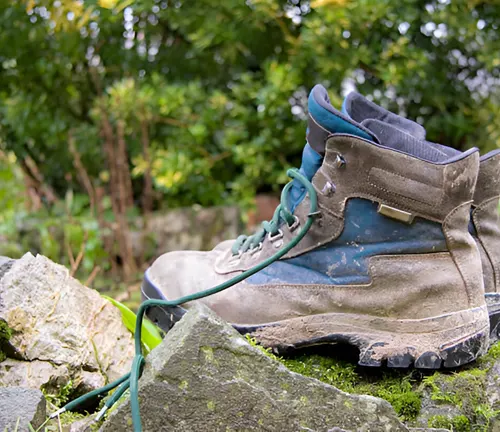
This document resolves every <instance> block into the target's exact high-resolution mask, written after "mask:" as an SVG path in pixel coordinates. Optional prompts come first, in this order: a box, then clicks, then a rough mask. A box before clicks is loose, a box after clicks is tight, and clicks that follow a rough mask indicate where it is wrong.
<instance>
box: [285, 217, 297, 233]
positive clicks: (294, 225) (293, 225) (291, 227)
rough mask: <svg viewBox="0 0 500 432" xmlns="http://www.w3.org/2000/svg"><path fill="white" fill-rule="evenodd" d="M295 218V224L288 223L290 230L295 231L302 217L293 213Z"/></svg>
mask: <svg viewBox="0 0 500 432" xmlns="http://www.w3.org/2000/svg"><path fill="white" fill-rule="evenodd" d="M293 219H294V221H293V224H291V225H287V226H288V230H289V231H295V229H296V228H297V227H298V226H299V225H300V219H299V218H298V217H297V216H296V215H293Z"/></svg>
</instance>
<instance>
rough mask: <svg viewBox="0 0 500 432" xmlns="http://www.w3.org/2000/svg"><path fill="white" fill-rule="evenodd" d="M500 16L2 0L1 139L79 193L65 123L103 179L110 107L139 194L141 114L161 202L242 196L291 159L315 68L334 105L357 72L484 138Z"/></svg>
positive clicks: (489, 145) (416, 110)
mask: <svg viewBox="0 0 500 432" xmlns="http://www.w3.org/2000/svg"><path fill="white" fill-rule="evenodd" d="M424 6H425V7H424ZM499 17H500V5H499V4H498V2H469V1H466V0H459V1H453V2H449V1H438V0H430V1H428V2H426V3H425V5H424V4H422V3H420V2H417V1H405V2H403V3H401V2H398V1H390V0H384V1H378V0H360V1H356V2H348V1H345V0H336V1H334V2H331V1H330V2H329V1H326V0H318V1H313V2H310V1H308V0H252V1H248V2H241V1H237V0H229V1H225V2H216V3H214V2H213V1H210V0H201V1H197V2H187V1H179V2H177V3H175V5H173V4H170V3H169V2H161V1H156V0H141V1H135V2H130V1H112V0H102V1H99V2H96V1H94V2H77V1H65V2H53V1H49V0H37V1H32V0H24V1H13V0H11V1H5V2H3V3H2V5H1V6H0V25H1V27H2V34H1V35H0V47H1V48H2V49H0V53H1V54H0V66H1V67H0V78H1V79H0V95H1V96H2V97H1V98H0V124H1V129H0V136H1V137H2V140H3V141H2V146H3V147H5V148H6V149H8V150H9V151H12V152H14V153H15V155H16V156H17V158H18V160H20V161H22V160H24V158H25V157H26V156H30V157H31V158H32V159H33V160H35V161H36V162H37V164H38V166H39V168H40V170H41V171H42V174H43V176H44V178H45V179H46V181H47V182H48V183H49V184H50V185H51V186H52V187H53V188H54V189H55V190H56V191H58V192H59V194H60V195H64V194H65V193H66V190H67V189H68V187H69V188H71V189H73V190H75V191H77V192H83V190H82V186H81V185H80V183H79V182H78V181H77V178H78V175H77V172H76V171H75V167H74V164H73V158H72V155H71V154H70V152H69V151H68V139H69V134H70V133H71V134H72V136H73V138H74V139H75V143H76V147H77V149H78V151H79V152H80V154H81V156H82V162H83V164H84V166H85V168H86V170H87V171H88V173H89V175H90V177H91V178H92V180H93V181H94V182H95V183H96V184H97V185H100V186H103V185H104V186H105V185H106V184H107V182H108V181H109V173H108V172H107V168H106V166H105V163H104V160H103V158H102V154H103V151H102V145H101V144H102V138H101V135H100V134H101V120H102V109H105V111H106V112H107V113H108V114H109V118H110V121H111V123H112V124H113V125H117V124H118V123H120V122H121V124H122V125H124V131H125V140H126V144H127V150H128V153H129V156H130V160H131V162H132V169H133V173H134V176H135V178H134V190H135V192H136V198H137V199H138V198H139V197H140V195H141V183H142V179H143V176H144V175H145V173H146V172H147V171H148V165H147V163H146V161H145V159H144V153H143V151H142V141H141V140H142V135H141V133H142V132H141V131H142V130H143V129H141V127H142V126H144V125H145V126H146V127H145V130H147V132H148V136H149V141H150V147H151V148H150V150H151V151H150V153H151V156H152V159H153V161H154V163H153V166H152V167H151V170H152V174H153V182H154V187H155V189H156V192H157V196H158V198H159V199H158V200H157V203H156V205H157V206H162V205H164V204H163V203H166V202H168V206H170V207H172V206H178V205H186V204H192V203H199V204H202V205H214V204H222V203H227V202H231V201H232V202H237V203H240V204H242V205H249V203H250V202H251V198H252V197H253V196H254V194H255V192H256V191H261V190H267V191H277V190H278V189H279V187H280V186H281V185H282V184H283V183H285V182H286V178H285V176H284V168H285V167H288V166H289V165H295V164H297V162H298V158H299V156H300V150H301V147H302V145H303V141H304V125H303V119H304V116H305V114H304V113H305V110H306V106H305V104H306V95H307V91H308V90H309V89H310V88H311V86H312V85H313V84H314V83H316V82H322V83H324V84H326V85H327V86H329V87H330V89H331V92H332V95H331V96H332V101H333V102H334V103H335V104H336V105H337V106H339V105H340V103H341V94H340V93H341V92H340V90H341V88H342V86H344V87H345V86H347V85H350V84H352V85H355V86H356V87H357V88H358V89H359V90H360V91H361V92H363V93H365V94H367V95H369V96H370V97H371V98H373V99H374V100H375V101H376V102H378V103H381V104H382V105H384V106H386V107H388V108H390V109H393V110H395V111H398V112H400V113H402V114H406V115H408V116H409V117H410V118H413V119H418V120H419V121H422V122H424V123H425V125H426V126H427V128H428V137H429V138H430V139H431V140H436V141H439V142H441V143H443V144H447V145H452V146H455V147H458V148H463V149H464V148H467V147H471V146H473V145H479V146H481V148H482V150H484V151H487V150H491V149H493V148H496V147H497V146H498V145H499V142H500V131H499V129H498V127H496V124H497V123H498V122H497V121H496V120H497V119H498V118H499V115H500V104H499V91H498V84H499V81H498V80H499V79H500V61H499V59H498V56H497V53H498V51H499V50H500V36H499V35H500V32H498V27H499V25H500V18H499ZM349 83H350V84H349ZM1 176H2V173H1V172H0V177H1ZM13 196H14V195H13ZM0 199H1V193H0ZM53 252H56V251H55V249H54V250H53Z"/></svg>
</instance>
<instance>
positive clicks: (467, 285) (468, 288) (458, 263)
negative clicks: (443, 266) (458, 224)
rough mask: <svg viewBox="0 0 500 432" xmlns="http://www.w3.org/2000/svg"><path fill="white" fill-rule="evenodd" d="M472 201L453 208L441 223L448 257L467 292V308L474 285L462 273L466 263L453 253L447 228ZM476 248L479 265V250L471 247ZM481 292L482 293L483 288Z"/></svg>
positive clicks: (452, 242)
mask: <svg viewBox="0 0 500 432" xmlns="http://www.w3.org/2000/svg"><path fill="white" fill-rule="evenodd" d="M471 203H472V201H468V202H465V203H463V204H460V205H459V206H457V207H455V208H454V209H453V210H452V211H451V212H450V213H449V214H448V216H446V218H445V220H444V222H443V232H444V236H445V238H446V243H447V244H448V249H449V250H450V255H451V257H452V259H453V262H454V263H455V265H456V267H457V270H458V271H459V273H460V276H461V277H462V280H463V281H464V284H465V290H466V292H467V298H468V299H469V306H472V303H473V290H474V286H473V285H474V284H473V281H469V278H468V277H467V275H465V274H464V271H463V267H462V266H464V265H465V264H466V263H465V262H462V260H461V258H460V256H457V254H456V253H455V252H454V249H455V248H454V246H455V243H456V242H455V239H454V238H453V237H452V236H451V235H450V230H451V229H450V228H449V226H448V223H449V221H450V219H451V218H452V217H453V216H454V215H455V214H456V213H458V212H459V211H461V210H462V208H463V207H470V205H471ZM467 234H469V231H468V230H467ZM469 236H470V234H469ZM471 240H472V242H474V239H473V238H472V236H471ZM474 246H475V247H476V250H477V255H478V260H479V264H481V257H480V256H479V250H478V249H477V246H476V245H475V243H474V245H473V247H474ZM481 271H482V266H481ZM482 280H483V278H482V274H481V282H482ZM483 291H484V287H483Z"/></svg>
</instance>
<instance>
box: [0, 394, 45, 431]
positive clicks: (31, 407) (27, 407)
mask: <svg viewBox="0 0 500 432" xmlns="http://www.w3.org/2000/svg"><path fill="white" fill-rule="evenodd" d="M45 410H46V402H45V398H44V397H43V394H42V392H41V391H39V390H33V389H27V388H22V387H0V430H1V431H6V432H13V431H17V432H25V431H29V425H31V426H32V427H33V429H34V430H36V429H38V428H39V427H40V426H41V425H42V423H43V422H44V421H45V417H46V411H45ZM16 426H17V428H16Z"/></svg>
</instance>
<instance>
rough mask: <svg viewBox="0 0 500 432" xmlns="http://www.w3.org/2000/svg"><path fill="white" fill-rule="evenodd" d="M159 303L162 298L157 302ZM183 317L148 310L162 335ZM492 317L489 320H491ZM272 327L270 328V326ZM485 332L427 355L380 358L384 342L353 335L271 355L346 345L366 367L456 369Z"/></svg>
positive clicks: (145, 291) (244, 330) (146, 294)
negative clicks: (378, 351) (357, 351)
mask: <svg viewBox="0 0 500 432" xmlns="http://www.w3.org/2000/svg"><path fill="white" fill-rule="evenodd" d="M148 285H149V284H144V285H143V286H142V296H143V299H144V300H147V299H151V298H153V299H154V298H157V299H158V293H157V292H156V290H155V289H154V288H153V287H151V286H148ZM160 300H161V298H160ZM185 313H186V310H185V309H184V308H182V307H180V306H175V307H166V306H154V307H151V308H149V309H148V311H147V313H146V314H147V316H148V318H149V319H150V320H151V321H153V322H154V323H155V324H156V325H157V326H158V327H160V328H161V329H162V330H163V331H165V332H168V331H169V330H170V329H171V328H172V327H173V326H174V324H175V323H176V322H177V321H179V320H180V319H181V318H182V316H183V315H184V314H185ZM491 318H492V317H490V319H491ZM493 318H494V319H496V320H497V321H496V325H497V327H498V324H500V312H499V313H498V314H496V315H494V317H493ZM271 326H272V325H271ZM263 327H266V326H238V325H234V328H235V329H236V330H237V331H238V332H240V333H241V334H249V335H253V334H254V333H255V332H257V331H258V330H259V329H262V328H263ZM487 341H488V332H487V330H485V331H484V332H478V333H476V334H473V335H470V336H469V337H466V338H465V339H464V340H462V341H459V342H456V343H454V344H451V345H449V346H446V347H441V348H440V349H439V350H438V351H437V352H435V351H427V352H424V353H423V354H420V355H417V354H416V351H417V350H416V349H415V348H414V347H407V348H406V349H405V350H404V351H405V352H401V353H398V354H394V355H388V356H382V357H381V356H380V355H377V354H376V352H377V348H380V347H383V346H384V345H385V343H384V342H375V343H373V342H369V341H367V340H364V339H363V338H360V337H358V336H353V335H344V334H331V335H328V336H325V337H321V338H316V339H309V340H304V341H299V342H296V343H294V344H293V345H279V344H278V345H276V346H273V352H274V353H275V354H277V355H289V354H292V353H293V352H295V351H297V350H300V349H302V348H305V347H310V346H316V345H323V344H339V343H347V344H349V345H351V346H354V347H356V348H357V349H359V351H360V356H359V360H358V364H359V365H360V366H367V367H383V366H387V367H389V368H394V369H398V368H404V369H407V368H410V367H412V366H413V367H415V368H417V369H428V370H435V369H441V368H447V369H449V368H456V367H459V366H462V365H465V364H467V363H470V362H472V361H474V360H475V359H476V358H478V357H479V356H481V355H482V354H483V351H484V347H485V346H486V345H487Z"/></svg>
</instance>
